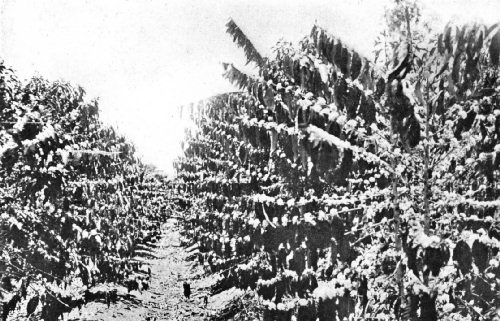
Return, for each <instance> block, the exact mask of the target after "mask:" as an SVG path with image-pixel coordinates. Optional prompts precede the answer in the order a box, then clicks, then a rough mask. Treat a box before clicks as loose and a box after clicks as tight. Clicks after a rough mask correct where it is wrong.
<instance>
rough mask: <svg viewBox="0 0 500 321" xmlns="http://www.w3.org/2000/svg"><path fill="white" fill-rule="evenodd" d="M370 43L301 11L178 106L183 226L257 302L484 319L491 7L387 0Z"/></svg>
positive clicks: (490, 217)
mask: <svg viewBox="0 0 500 321" xmlns="http://www.w3.org/2000/svg"><path fill="white" fill-rule="evenodd" d="M386 24H387V27H386V29H385V32H384V34H383V35H381V36H380V37H379V39H378V41H377V44H376V45H375V52H376V54H375V56H376V59H375V61H374V62H373V61H370V60H368V59H367V58H365V57H363V56H362V55H361V54H359V53H358V52H356V51H355V50H353V49H352V48H350V47H349V46H347V45H345V43H344V42H343V41H342V40H341V39H338V38H337V37H335V36H333V35H331V34H329V33H328V32H326V31H325V30H323V29H322V28H320V27H318V26H314V27H313V29H312V31H311V33H310V35H308V36H306V37H305V38H304V39H303V40H302V41H300V42H299V43H298V44H297V45H292V44H290V43H286V42H280V43H278V44H277V45H276V47H275V48H274V52H273V55H272V56H271V57H264V56H262V55H261V54H260V53H259V52H258V51H257V50H256V49H255V47H254V46H253V45H252V43H251V41H250V40H249V39H248V38H247V37H246V36H245V34H244V33H243V31H242V30H241V29H240V28H239V26H238V25H237V24H236V23H235V22H234V21H232V20H231V21H229V22H228V24H227V31H228V33H229V34H230V35H231V37H233V39H234V41H235V43H236V44H237V45H238V46H239V47H241V48H243V50H244V52H245V54H246V57H247V58H248V61H249V63H252V64H253V65H254V66H256V68H257V69H258V75H256V76H252V75H249V74H245V73H243V72H242V71H241V70H240V69H238V68H237V67H235V66H234V65H233V64H224V68H225V71H226V72H225V76H226V77H227V78H228V79H229V81H231V82H232V83H233V84H235V85H236V86H237V87H238V88H240V89H241V92H236V93H228V94H225V95H219V96H217V97H213V98H211V99H207V100H204V101H201V102H199V103H197V104H192V105H189V106H185V107H183V108H182V109H181V112H183V113H187V114H188V115H189V116H190V117H191V118H192V120H193V122H194V123H195V124H196V128H192V129H188V130H187V131H186V141H185V143H184V151H185V156H183V157H181V158H179V160H178V162H177V164H176V166H177V170H178V176H179V179H180V181H181V182H182V183H181V184H180V185H179V186H178V188H179V190H181V191H182V192H184V193H186V194H187V195H190V196H191V197H192V210H191V215H190V217H189V220H188V221H187V225H186V227H187V229H186V233H187V234H188V235H189V237H190V238H191V239H192V241H193V242H196V243H197V244H198V245H199V249H200V255H199V260H200V264H203V265H205V266H206V268H207V269H210V270H211V271H212V272H219V273H220V274H221V276H222V277H221V279H220V282H218V283H217V285H216V286H214V288H213V292H214V293H216V292H218V291H222V290H224V289H227V288H231V287H238V288H241V289H243V290H246V291H255V293H257V294H258V296H259V302H261V306H260V307H259V308H260V309H261V310H262V313H263V315H262V317H263V319H264V320H291V319H292V317H295V318H296V319H297V320H298V321H305V320H320V321H323V320H346V319H349V320H351V319H353V320H396V319H400V320H438V319H446V320H491V319H492V318H493V317H494V316H495V315H496V314H497V313H498V311H497V309H498V307H499V306H500V301H499V298H500V296H499V294H500V292H499V290H498V289H499V285H500V284H499V280H500V267H499V260H500V257H499V254H498V251H499V247H500V242H499V241H500V234H499V232H500V230H499V228H500V226H499V225H498V224H499V223H498V218H499V215H500V210H499V206H500V200H499V196H500V192H499V189H498V185H497V184H498V182H499V164H500V144H499V140H500V81H499V80H498V74H499V68H498V67H499V51H500V31H499V28H498V25H493V26H486V25H483V24H480V23H475V24H466V25H454V24H448V25H447V26H446V27H445V29H444V31H443V32H438V31H436V30H432V29H430V28H429V27H428V24H426V23H424V19H422V17H421V15H420V8H419V7H418V5H417V4H415V3H414V2H411V1H398V2H396V4H395V5H394V6H393V7H392V8H391V9H389V10H388V13H387V15H386Z"/></svg>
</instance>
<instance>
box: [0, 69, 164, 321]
mask: <svg viewBox="0 0 500 321" xmlns="http://www.w3.org/2000/svg"><path fill="white" fill-rule="evenodd" d="M0 122H1V127H0V160H1V167H0V185H1V188H0V212H1V216H0V256H1V259H0V279H1V286H0V299H1V301H2V309H1V311H2V320H8V319H10V318H15V317H19V318H21V319H28V316H32V317H33V319H34V320H40V319H43V320H46V321H48V320H58V318H59V317H60V316H61V315H62V314H63V313H65V312H69V311H71V310H72V309H73V308H76V307H81V306H82V305H83V304H85V303H87V302H90V301H96V300H101V301H104V302H107V303H108V304H110V303H111V302H113V301H115V300H117V292H116V289H115V286H114V285H113V284H123V285H126V286H127V287H128V288H129V290H137V289H141V288H146V287H147V286H148V282H149V274H148V270H149V269H148V267H147V266H146V265H144V264H143V263H142V257H143V256H144V255H147V250H148V245H150V244H151V243H153V242H155V241H156V240H158V239H159V237H160V225H161V223H162V222H163V221H164V218H165V215H166V213H167V212H168V211H169V206H170V205H169V203H167V202H166V200H168V198H169V197H170V194H171V192H170V191H169V187H168V185H167V182H164V181H163V180H162V179H159V178H156V177H154V176H152V174H151V173H149V171H148V169H147V168H146V167H145V166H144V165H143V164H142V163H141V162H140V161H139V159H138V158H137V157H136V156H135V150H134V147H133V146H132V144H130V143H129V142H127V141H126V140H125V138H124V137H121V136H119V135H118V134H117V133H116V132H115V131H114V129H113V128H111V127H107V126H105V125H103V124H102V123H101V122H100V120H99V114H98V105H97V102H96V101H86V97H85V92H84V90H83V89H82V88H79V87H73V86H71V85H69V84H67V83H62V82H48V81H46V80H44V79H41V78H33V79H32V80H31V81H30V82H29V83H27V84H26V85H23V84H22V83H21V82H19V81H18V80H17V78H16V77H15V75H14V73H13V72H12V70H10V69H9V68H7V67H6V66H5V65H3V64H0ZM158 191H160V192H158ZM103 284H104V285H105V287H104V290H103V287H102V285H103ZM96 289H99V290H96Z"/></svg>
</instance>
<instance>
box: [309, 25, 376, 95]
mask: <svg viewBox="0 0 500 321" xmlns="http://www.w3.org/2000/svg"><path fill="white" fill-rule="evenodd" d="M310 38H311V40H312V41H313V42H314V44H315V47H316V49H317V50H318V53H319V54H320V56H322V57H323V58H325V59H326V60H327V61H328V62H330V63H331V64H332V65H334V66H335V67H336V68H337V69H338V70H340V72H342V73H343V74H344V77H345V78H351V79H352V80H355V79H358V81H359V82H360V83H361V84H362V85H363V86H365V88H370V89H372V87H373V85H374V84H375V83H376V79H377V78H380V77H381V76H382V74H379V73H378V72H377V71H376V70H375V68H374V64H373V63H372V62H371V61H369V60H368V59H367V58H366V57H364V56H363V55H362V54H360V53H358V52H357V51H356V50H353V49H352V48H350V47H349V46H347V45H346V44H345V43H343V42H342V40H341V39H339V38H337V37H335V36H333V35H331V34H329V33H328V32H327V31H326V30H325V29H323V28H321V27H319V26H317V25H315V26H314V27H313V28H312V30H311V34H310Z"/></svg>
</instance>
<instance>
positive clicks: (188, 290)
mask: <svg viewBox="0 0 500 321" xmlns="http://www.w3.org/2000/svg"><path fill="white" fill-rule="evenodd" d="M183 287H184V296H185V297H186V298H187V299H188V300H189V297H190V296H191V285H190V284H189V283H187V282H184V284H183Z"/></svg>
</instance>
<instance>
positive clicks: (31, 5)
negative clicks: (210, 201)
mask: <svg viewBox="0 0 500 321" xmlns="http://www.w3.org/2000/svg"><path fill="white" fill-rule="evenodd" d="M387 1H388V0H383V1H381V0H344V1H339V0H328V1H301V2H299V1H290V0H288V1H271V0H266V1H262V0H252V1H247V2H243V1H234V0H232V1H229V0H224V1H222V0H219V1H217V0H200V1H190V0H182V1H171V0H169V1H167V0H144V1H132V0H105V1H103V0H65V1H63V0H43V1H41V0H19V1H17V0H0V59H3V60H4V61H5V63H6V64H7V65H10V66H12V67H13V68H14V69H15V70H16V71H17V74H18V76H20V78H22V79H27V78H29V77H30V76H32V75H37V74H38V75H41V76H44V77H45V78H48V79H50V80H57V79H65V80H68V81H70V82H72V83H75V84H80V85H82V86H83V87H84V88H86V90H87V93H88V94H89V95H90V96H92V97H100V107H101V115H102V117H103V119H104V121H105V122H107V123H109V124H112V125H114V126H116V127H117V128H118V130H119V131H120V132H122V133H124V134H125V135H126V136H127V137H129V139H130V140H131V141H133V142H134V143H135V145H136V146H137V149H138V151H139V153H140V154H141V155H142V156H143V158H144V159H145V161H147V162H150V163H153V164H155V165H156V166H158V167H159V168H161V169H164V170H166V171H167V172H170V171H171V170H172V167H171V162H172V160H173V159H174V158H175V157H177V156H178V155H179V152H180V148H179V142H180V140H181V139H182V128H183V124H182V122H180V121H179V119H178V117H176V115H177V114H176V111H177V106H179V105H181V104H185V103H188V102H192V101H197V100H199V99H202V98H204V97H208V96H211V95H214V94H217V93H222V92H225V91H230V90H233V88H232V87H231V86H230V85H229V84H228V83H227V82H226V81H225V80H224V79H223V78H222V77H221V74H222V68H221V66H220V62H226V61H227V62H234V63H235V64H236V65H243V64H244V56H243V53H242V51H241V50H239V49H238V48H236V46H235V45H234V44H233V43H232V41H231V39H230V37H229V36H228V35H227V34H226V33H225V23H226V22H227V20H228V18H229V17H232V18H233V19H234V20H235V21H236V23H237V24H238V25H239V26H240V27H241V28H242V29H243V30H244V32H245V33H246V34H247V36H248V37H249V38H250V39H251V40H253V42H254V44H255V45H256V47H257V49H258V50H260V51H261V52H262V53H264V54H267V53H269V51H270V48H271V46H272V45H273V44H274V43H275V42H276V41H277V40H279V39H280V38H282V37H283V38H284V39H286V40H291V41H296V40H298V39H300V38H301V37H303V36H304V35H306V34H308V33H309V31H310V30H311V27H312V26H313V24H314V22H315V21H317V22H318V24H319V25H321V26H324V27H326V28H327V29H328V30H330V32H332V33H334V34H336V35H338V36H340V37H342V38H343V39H346V40H347V42H348V43H350V44H351V45H352V46H354V47H355V48H357V49H358V50H360V51H361V52H365V53H366V54H370V48H371V46H372V43H373V40H374V38H375V36H376V35H377V31H378V30H379V29H378V28H379V23H380V22H381V15H382V14H383V12H384V8H383V3H386V2H387ZM424 2H425V3H426V4H427V6H428V7H429V8H430V9H431V10H435V11H436V13H437V15H439V16H441V17H442V18H443V20H449V19H450V18H452V17H454V16H460V17H463V18H464V19H473V18H477V17H479V18H482V19H483V20H485V21H486V22H493V21H495V22H496V21H500V1H499V0H476V1H467V0H439V1H437V0H435V1H432V0H426V1H424Z"/></svg>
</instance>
